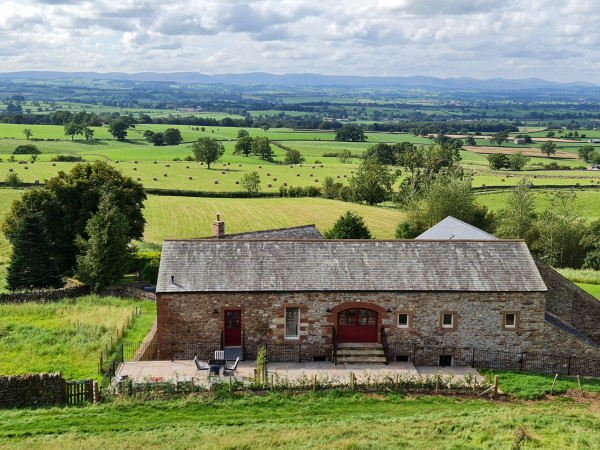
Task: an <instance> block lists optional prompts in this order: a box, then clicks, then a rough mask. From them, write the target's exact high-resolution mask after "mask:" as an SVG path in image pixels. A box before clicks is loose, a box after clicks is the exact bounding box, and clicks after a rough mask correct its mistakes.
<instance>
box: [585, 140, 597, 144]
mask: <svg viewBox="0 0 600 450" xmlns="http://www.w3.org/2000/svg"><path fill="white" fill-rule="evenodd" d="M588 143H589V144H600V139H588Z"/></svg>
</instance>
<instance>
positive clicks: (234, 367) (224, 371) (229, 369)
mask: <svg viewBox="0 0 600 450" xmlns="http://www.w3.org/2000/svg"><path fill="white" fill-rule="evenodd" d="M239 362H240V357H239V356H238V357H237V358H236V360H235V363H233V365H231V366H228V365H227V364H225V367H224V368H223V374H226V373H227V372H234V373H235V369H237V365H238V363H239Z"/></svg>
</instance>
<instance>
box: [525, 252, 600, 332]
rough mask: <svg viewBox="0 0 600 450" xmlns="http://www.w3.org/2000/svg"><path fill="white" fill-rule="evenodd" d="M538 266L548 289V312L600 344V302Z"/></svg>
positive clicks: (540, 264) (539, 263)
mask: <svg viewBox="0 0 600 450" xmlns="http://www.w3.org/2000/svg"><path fill="white" fill-rule="evenodd" d="M535 262H536V265H537V267H538V270H539V271H540V274H541V275H542V278H543V279H544V283H545V284H546V287H547V288H548V293H547V299H546V305H547V306H546V307H547V308H548V312H550V313H551V314H554V315H555V316H557V317H559V318H560V319H562V320H563V321H565V322H567V323H568V324H569V325H571V326H572V327H574V328H576V329H577V330H579V331H580V332H582V333H583V334H585V335H586V336H587V337H589V338H590V339H591V340H592V341H594V342H595V343H597V344H600V326H598V324H600V301H598V299H597V298H595V297H594V296H592V295H590V294H588V293H587V292H585V291H584V290H583V289H581V288H579V287H578V286H576V285H575V284H573V283H571V282H570V281H569V280H567V279H566V278H565V277H563V276H562V275H561V274H559V273H558V272H557V271H555V270H554V269H552V268H551V267H550V266H548V265H546V264H544V263H543V262H541V261H538V260H536V261H535Z"/></svg>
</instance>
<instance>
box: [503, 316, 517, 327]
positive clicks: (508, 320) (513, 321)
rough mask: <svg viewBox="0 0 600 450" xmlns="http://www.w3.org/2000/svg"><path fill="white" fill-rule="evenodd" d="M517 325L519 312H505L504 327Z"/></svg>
mask: <svg viewBox="0 0 600 450" xmlns="http://www.w3.org/2000/svg"><path fill="white" fill-rule="evenodd" d="M516 327H517V314H516V313H505V314H504V328H516Z"/></svg>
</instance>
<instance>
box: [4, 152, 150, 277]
mask: <svg viewBox="0 0 600 450" xmlns="http://www.w3.org/2000/svg"><path fill="white" fill-rule="evenodd" d="M106 192H111V193H113V194H114V203H115V205H116V206H117V207H118V208H119V209H120V210H121V212H122V213H123V214H124V215H125V217H126V219H127V220H126V225H127V232H126V235H127V237H128V239H141V237H142V236H143V233H144V225H145V223H146V221H145V219H144V216H143V214H142V208H143V207H144V205H143V202H144V200H146V193H145V192H144V188H143V186H142V185H141V184H140V183H138V182H136V181H134V180H133V179H131V178H130V177H126V176H123V174H122V173H121V172H119V171H118V170H116V169H114V168H113V167H111V166H110V165H108V164H107V163H106V162H103V161H96V162H94V163H93V164H89V163H85V164H76V165H75V166H74V167H73V168H72V169H71V171H70V172H68V173H65V172H59V173H58V175H57V176H56V177H55V178H54V179H52V180H48V181H47V183H46V186H44V187H43V188H41V189H32V190H29V191H26V192H25V193H23V195H21V197H20V198H19V199H18V200H16V201H15V202H14V203H13V205H12V207H11V210H10V212H9V213H8V215H7V216H6V218H5V219H4V222H3V223H2V231H3V232H4V234H5V235H6V237H7V238H8V240H9V241H10V242H11V243H12V241H13V239H14V236H15V230H16V228H17V225H18V222H19V217H21V216H22V215H24V214H25V213H26V212H27V211H34V212H37V213H39V214H41V215H42V217H43V218H44V222H45V224H46V227H47V229H48V234H49V236H50V240H51V241H52V243H53V251H54V255H55V257H56V261H57V264H58V267H59V271H60V273H61V274H65V275H67V274H71V273H72V271H73V269H74V267H75V260H76V255H77V253H78V249H77V246H76V245H75V238H76V236H78V235H80V236H82V237H83V238H84V239H87V234H86V231H85V227H86V224H87V221H88V220H89V218H90V217H91V216H92V215H93V214H95V213H96V211H97V210H98V204H99V201H100V198H101V196H102V195H104V194H105V193H106Z"/></svg>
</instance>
